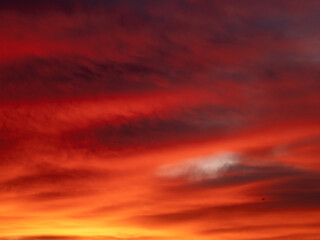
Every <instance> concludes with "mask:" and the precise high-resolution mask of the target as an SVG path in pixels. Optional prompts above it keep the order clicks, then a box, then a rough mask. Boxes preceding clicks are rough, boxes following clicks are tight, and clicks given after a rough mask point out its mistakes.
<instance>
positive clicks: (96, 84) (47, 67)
mask: <svg viewBox="0 0 320 240" xmlns="http://www.w3.org/2000/svg"><path fill="white" fill-rule="evenodd" d="M0 72H1V75H2V78H1V81H0V83H1V86H2V88H1V92H2V94H1V98H2V100H15V101H19V100H37V99H56V100H57V99H60V98H67V99H70V98H74V97H97V96H103V95H107V96H110V95H111V96H118V95H119V94H120V95H121V94H133V93H135V94H140V93H145V92H150V91H155V90H157V89H158V90H159V89H161V86H159V85H158V84H157V82H155V81H152V78H153V76H155V75H160V76H164V77H165V74H164V73H161V72H159V71H158V70H155V69H153V68H152V67H150V66H148V65H144V64H139V63H130V62H118V63H117V62H105V63H104V62H99V63H97V62H90V61H79V60H76V59H73V60H70V61H68V60H67V59H65V60H58V59H39V58H31V59H28V60H25V61H21V62H16V63H12V64H10V65H6V66H2V67H1V69H0Z"/></svg>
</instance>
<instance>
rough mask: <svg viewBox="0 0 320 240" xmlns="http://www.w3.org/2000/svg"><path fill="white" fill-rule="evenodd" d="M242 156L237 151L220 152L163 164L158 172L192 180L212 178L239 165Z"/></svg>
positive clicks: (167, 176) (166, 175)
mask: <svg viewBox="0 0 320 240" xmlns="http://www.w3.org/2000/svg"><path fill="white" fill-rule="evenodd" d="M240 158H241V157H240V155H239V154H237V153H231V152H226V153H220V154H216V155H211V156H206V157H202V158H196V159H190V160H187V161H185V162H180V163H176V164H170V165H166V166H162V167H161V168H160V169H159V170H158V174H159V175H160V176H162V177H166V178H180V177H182V178H187V179H188V180H190V181H199V180H202V179H212V178H217V177H219V176H221V175H222V174H223V173H224V172H225V171H227V170H228V169H229V168H230V167H231V166H234V165H237V164H238V163H239V161H240Z"/></svg>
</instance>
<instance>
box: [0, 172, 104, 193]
mask: <svg viewBox="0 0 320 240" xmlns="http://www.w3.org/2000/svg"><path fill="white" fill-rule="evenodd" d="M98 176H99V173H98V172H95V171H92V170H86V169H59V168H55V169H50V170H48V169H47V170H45V169H42V170H41V171H40V172H35V173H32V172H31V171H30V173H27V174H26V175H22V176H17V177H15V178H13V179H10V180H7V181H5V182H2V183H0V185H1V189H2V191H5V192H8V191H15V192H16V191H18V192H23V191H28V190H32V189H36V188H38V187H41V186H42V187H43V186H58V185H61V184H63V185H61V186H64V187H66V186H74V185H77V186H80V185H81V182H83V180H84V179H88V178H96V177H98Z"/></svg>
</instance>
